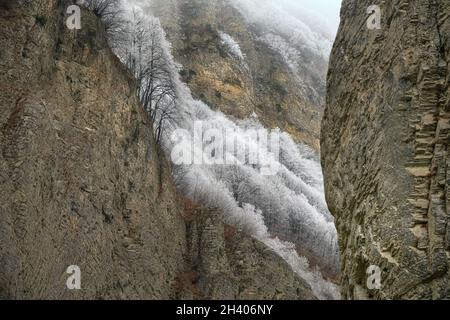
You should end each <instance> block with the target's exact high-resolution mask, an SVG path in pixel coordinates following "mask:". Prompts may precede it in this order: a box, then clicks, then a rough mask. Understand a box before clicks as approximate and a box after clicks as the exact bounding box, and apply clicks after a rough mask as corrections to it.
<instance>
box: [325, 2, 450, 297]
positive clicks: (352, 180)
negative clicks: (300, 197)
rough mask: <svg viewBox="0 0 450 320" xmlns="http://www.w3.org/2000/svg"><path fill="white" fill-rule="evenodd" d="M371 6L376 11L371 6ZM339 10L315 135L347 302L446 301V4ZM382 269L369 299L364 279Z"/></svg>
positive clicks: (449, 98) (449, 25)
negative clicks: (376, 19) (372, 24)
mask: <svg viewBox="0 0 450 320" xmlns="http://www.w3.org/2000/svg"><path fill="white" fill-rule="evenodd" d="M375 3H377V2H375ZM379 3H380V6H381V14H382V25H381V29H380V30H369V29H367V28H366V23H365V20H366V18H367V14H366V11H367V8H368V7H369V6H370V5H372V4H373V1H369V0H362V1H351V0H344V1H343V7H342V11H341V12H342V17H341V26H340V29H339V32H338V36H337V39H336V42H335V45H334V49H333V53H332V56H331V62H330V69H329V72H328V88H327V106H326V111H325V117H324V120H323V124H322V163H323V167H324V174H325V183H326V195H327V201H328V204H329V207H330V210H331V212H332V214H333V215H334V216H335V217H336V223H337V229H338V233H339V242H340V249H341V254H342V257H341V258H342V279H341V283H342V286H343V294H344V297H345V298H367V297H373V298H405V299H442V298H447V299H448V298H450V275H449V266H450V259H449V257H450V251H449V250H450V224H449V218H450V191H449V190H450V175H449V173H450V171H449V168H450V167H449V164H450V156H449V152H448V144H449V140H450V131H449V130H450V123H449V119H450V109H449V106H450V87H449V84H450V77H449V75H450V73H449V68H450V65H449V64H450V38H449V35H450V4H449V2H448V1H446V0H429V1H428V0H427V1H418V0H410V1H384V2H379ZM371 265H374V266H378V267H379V268H380V270H381V272H382V273H381V284H382V288H381V290H369V289H368V288H367V285H366V280H367V277H368V275H367V274H366V269H367V268H368V267H369V266H371Z"/></svg>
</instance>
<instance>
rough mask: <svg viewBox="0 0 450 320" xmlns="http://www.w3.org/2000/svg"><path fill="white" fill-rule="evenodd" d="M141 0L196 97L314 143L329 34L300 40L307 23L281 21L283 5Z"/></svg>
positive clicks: (218, 0)
mask: <svg viewBox="0 0 450 320" xmlns="http://www.w3.org/2000/svg"><path fill="white" fill-rule="evenodd" d="M139 2H141V3H143V2H145V1H139ZM147 2H148V3H151V7H152V9H151V11H152V13H153V14H154V15H155V16H157V17H159V18H160V19H161V22H162V24H163V26H164V29H165V30H166V33H167V36H168V39H169V41H170V42H171V43H172V45H173V53H174V56H175V59H176V60H177V61H178V62H179V63H180V64H181V65H182V66H183V68H184V69H183V70H182V76H183V79H184V81H186V82H187V83H188V85H189V87H190V88H191V90H192V92H193V94H194V96H195V97H196V98H199V99H201V100H203V101H204V102H206V103H207V104H208V105H209V106H210V107H212V108H215V109H218V110H221V111H223V112H224V113H226V114H228V115H232V116H235V117H237V118H240V119H244V118H247V117H249V116H250V115H252V114H253V113H254V114H256V115H257V116H258V117H259V119H260V120H261V122H262V123H263V124H264V125H265V126H266V127H269V128H274V127H279V128H281V129H283V130H284V131H287V132H289V133H290V134H291V135H292V136H293V137H294V138H295V139H296V141H297V142H305V143H307V144H309V145H310V146H312V147H313V148H315V149H316V150H318V149H319V136H320V134H319V132H320V120H321V117H322V111H323V104H324V95H325V74H326V67H327V64H326V56H327V55H328V52H327V51H328V49H327V48H328V47H331V41H330V40H327V38H325V37H318V38H317V39H315V38H313V39H309V40H308V39H307V36H308V35H309V34H308V32H310V33H312V32H311V30H304V29H300V30H298V29H297V28H299V25H301V22H299V21H294V22H293V23H291V24H290V25H289V26H288V27H287V26H285V25H283V22H285V20H283V19H285V17H283V16H282V15H283V14H284V13H283V12H280V13H279V15H280V16H274V17H273V18H272V19H271V17H272V15H273V14H274V13H277V12H276V11H275V10H274V8H273V7H268V6H267V4H265V3H264V2H263V3H261V2H260V1H234V0H212V1H211V0H169V1H167V0H151V1H147ZM275 9H276V8H275ZM258 10H259V11H258ZM255 11H256V14H254V13H255ZM266 17H267V18H266ZM266 22H267V23H266ZM283 26H284V27H285V28H282V27H283ZM301 26H302V27H303V25H301ZM320 41H322V42H323V43H321V42H320ZM315 46H318V48H315ZM323 52H326V53H323Z"/></svg>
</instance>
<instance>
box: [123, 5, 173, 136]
mask: <svg viewBox="0 0 450 320" xmlns="http://www.w3.org/2000/svg"><path fill="white" fill-rule="evenodd" d="M131 16H132V18H131V21H130V22H129V25H128V31H127V39H126V41H125V43H124V45H122V48H121V49H119V50H118V51H119V56H120V57H121V58H122V60H123V62H124V64H125V65H126V66H127V67H128V69H129V70H130V71H131V72H132V73H133V75H134V77H135V79H136V81H137V90H138V95H139V98H140V101H141V103H142V105H143V107H144V108H145V110H146V111H147V113H148V115H149V117H150V118H151V120H152V121H153V123H154V128H155V137H156V142H157V143H159V142H160V141H161V137H162V134H163V132H164V129H165V126H166V125H167V124H168V123H170V122H172V121H174V119H175V103H176V92H175V85H174V79H173V77H174V76H173V73H172V72H171V69H170V64H171V63H170V61H169V56H168V52H167V48H165V47H164V31H163V29H162V27H161V25H160V23H159V20H158V19H156V18H151V17H145V16H143V15H142V14H141V13H140V12H138V11H136V10H133V11H132V13H131Z"/></svg>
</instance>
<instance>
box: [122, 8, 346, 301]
mask: <svg viewBox="0 0 450 320" xmlns="http://www.w3.org/2000/svg"><path fill="white" fill-rule="evenodd" d="M126 8H127V9H128V10H129V13H128V14H127V17H128V19H129V22H130V26H131V27H132V29H133V28H134V29H135V28H136V26H140V25H141V24H142V25H143V26H144V27H143V28H144V29H141V28H140V27H139V28H138V29H139V30H144V32H143V35H144V38H145V37H150V38H145V39H140V40H136V39H137V38H136V34H137V35H138V36H139V37H140V35H141V33H140V32H138V33H136V31H133V32H132V33H131V34H132V36H131V37H130V38H129V39H128V42H127V45H126V47H125V48H122V49H121V50H120V49H119V50H117V51H116V52H117V54H118V56H119V57H120V58H121V59H122V61H124V63H126V64H127V66H128V67H129V68H130V69H131V70H132V71H133V72H134V73H135V76H136V77H137V78H138V80H139V77H140V76H142V77H143V79H140V83H141V85H142V86H143V88H147V87H148V86H149V81H150V80H152V79H154V78H151V77H152V76H153V75H154V73H152V72H151V71H149V70H148V64H149V63H151V61H152V56H151V55H150V56H149V55H148V52H149V51H148V48H149V47H146V48H147V49H146V50H147V51H146V54H143V50H142V47H141V46H140V45H136V43H135V42H136V41H142V42H143V43H145V45H146V46H148V45H149V46H150V47H152V46H156V47H155V48H156V50H157V51H156V53H157V55H158V61H163V65H162V66H161V68H162V70H159V71H158V72H162V75H160V76H161V78H159V80H158V81H156V82H155V85H156V86H157V89H156V92H157V96H156V97H151V99H152V101H153V102H151V103H149V104H146V105H145V106H146V108H147V111H148V112H149V114H150V115H152V114H155V112H156V116H155V119H156V121H158V120H157V119H161V117H162V116H163V115H162V114H163V113H162V114H161V112H164V110H167V108H169V109H170V114H171V115H172V114H175V115H176V116H174V117H168V118H165V119H164V124H163V125H164V128H163V129H161V127H160V131H159V135H160V139H161V142H162V145H163V147H164V149H165V151H166V153H167V155H168V156H169V157H170V156H171V155H172V151H173V147H174V145H175V142H176V141H174V139H173V138H174V135H173V133H174V132H180V129H183V132H185V135H194V134H198V132H197V133H195V132H194V131H195V130H196V129H195V123H196V122H198V121H202V123H203V127H202V130H203V132H200V134H203V133H204V132H206V130H210V129H215V130H217V131H220V132H223V133H226V135H227V137H228V136H230V135H231V136H232V137H233V139H234V141H235V143H236V148H232V149H231V150H230V149H228V148H227V149H226V150H224V152H225V153H227V152H228V153H229V154H228V156H229V157H238V155H237V154H236V153H237V152H240V151H242V150H255V149H256V150H258V149H260V147H259V141H258V139H255V137H254V136H252V135H249V134H248V132H249V131H248V129H259V130H266V129H265V128H264V127H263V126H262V125H261V124H260V123H259V121H258V120H257V119H256V118H254V117H252V118H250V119H247V120H242V121H237V120H232V119H230V118H229V117H227V116H226V115H224V114H223V113H221V112H218V111H213V110H212V109H210V108H209V107H208V106H207V105H206V104H204V103H203V102H201V101H198V100H195V99H194V98H193V97H192V95H191V93H190V90H189V88H188V87H187V85H185V84H184V83H182V82H181V81H180V79H179V75H178V71H179V67H178V65H177V64H176V63H175V61H174V60H173V57H172V55H171V50H170V44H169V43H168V42H167V40H166V39H165V36H164V31H163V30H162V28H161V27H160V25H159V23H157V19H155V18H153V17H152V16H151V15H150V14H148V13H147V12H146V11H145V8H144V9H143V8H141V7H135V6H133V5H131V3H128V5H127V6H126ZM148 26H150V27H151V28H150V29H151V30H146V29H145V28H147V27H148ZM134 29H133V30H134ZM155 32H156V33H157V34H156V35H155V34H154V33H155ZM139 37H138V38H139ZM221 37H222V40H223V41H224V43H226V44H227V46H229V48H230V50H231V51H232V52H233V53H234V54H235V55H236V57H238V58H239V59H245V56H244V54H242V52H241V50H240V48H239V45H238V44H237V43H236V42H235V41H234V40H233V39H232V38H231V37H229V36H228V37H227V36H226V35H225V34H223V35H221ZM155 39H157V40H156V41H157V42H158V43H156V44H155V43H153V41H155ZM154 58H155V57H154V56H153V59H154ZM143 70H146V72H148V73H145V72H144V73H142V71H143ZM150 70H151V68H150ZM166 87H168V88H170V89H167V91H165V89H164V88H166ZM161 88H163V89H161ZM139 90H140V96H141V99H142V98H143V96H142V88H140V89H139ZM158 90H160V91H158ZM159 102H160V103H161V105H159V106H158V104H157V103H159ZM155 108H157V109H155ZM185 138H188V137H185ZM280 139H281V143H280V150H279V154H277V155H274V154H270V152H271V151H272V150H270V151H265V152H266V156H267V159H270V161H277V168H278V170H277V171H276V172H275V173H274V174H272V175H264V174H261V166H257V165H256V166H255V165H253V164H249V163H247V162H245V161H244V162H242V161H240V162H236V163H235V164H233V165H208V164H183V165H174V167H173V170H174V172H173V174H174V177H175V181H176V183H177V185H178V188H179V190H181V192H183V193H184V195H185V196H186V197H188V198H190V199H192V200H194V201H196V202H198V203H200V204H202V205H205V206H212V207H219V208H220V209H222V210H223V212H224V219H225V222H227V223H229V224H231V225H233V226H236V227H237V228H239V229H241V230H243V231H245V232H247V233H248V234H250V235H252V236H254V237H255V238H257V239H259V240H260V241H262V242H264V243H265V244H266V245H267V246H269V247H270V248H271V249H272V250H274V251H275V252H276V253H278V254H279V255H280V256H281V257H283V258H284V259H285V260H286V261H287V262H288V263H289V264H290V265H291V266H292V268H293V270H294V271H295V272H296V273H298V274H299V275H300V276H301V277H302V278H304V279H305V280H306V281H308V283H309V284H310V285H311V287H312V288H313V291H314V293H315V294H316V295H317V297H319V298H323V299H327V298H332V299H337V298H339V293H338V289H337V287H336V286H335V285H333V284H331V283H330V282H328V281H326V280H325V279H323V278H322V276H321V274H320V272H318V271H317V270H313V269H312V268H310V266H309V264H308V261H307V260H306V259H305V258H304V257H300V256H299V255H298V253H297V250H296V248H297V247H300V248H301V249H302V250H305V251H308V252H309V253H311V254H312V255H314V256H315V257H318V258H319V259H320V260H322V261H324V263H325V264H327V265H328V266H329V267H330V268H331V269H333V268H334V269H337V268H338V265H339V261H338V260H339V256H338V248H337V235H336V229H335V226H334V221H333V218H332V217H331V215H330V213H329V212H328V210H327V206H326V203H325V199H324V191H323V182H322V175H321V167H320V165H319V162H318V159H317V157H316V156H315V154H314V153H313V152H312V151H311V150H309V148H308V147H306V146H303V145H298V144H296V143H295V142H294V141H293V140H292V139H291V137H290V136H289V135H288V134H287V133H280ZM185 147H186V150H185V152H191V151H192V148H197V149H199V148H200V149H201V150H200V152H205V151H203V149H202V148H201V146H198V145H194V146H193V145H192V144H191V143H189V144H185ZM280 239H283V240H280ZM286 240H288V241H286Z"/></svg>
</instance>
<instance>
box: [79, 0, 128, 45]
mask: <svg viewBox="0 0 450 320" xmlns="http://www.w3.org/2000/svg"><path fill="white" fill-rule="evenodd" d="M80 2H81V3H82V4H83V5H84V6H85V7H86V8H87V9H89V10H91V11H92V12H93V13H94V14H95V15H96V16H97V17H99V18H100V19H101V20H102V22H103V25H104V27H105V31H106V34H107V37H108V40H109V41H110V45H111V46H113V47H114V46H119V45H120V43H121V42H123V41H124V35H125V32H126V25H127V23H126V20H125V18H124V12H123V10H122V2H121V0H81V1H80Z"/></svg>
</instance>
